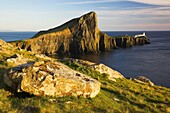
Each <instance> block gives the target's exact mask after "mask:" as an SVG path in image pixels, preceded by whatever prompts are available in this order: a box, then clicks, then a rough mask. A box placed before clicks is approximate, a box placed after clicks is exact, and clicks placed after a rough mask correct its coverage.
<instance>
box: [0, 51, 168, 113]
mask: <svg viewBox="0 0 170 113" xmlns="http://www.w3.org/2000/svg"><path fill="white" fill-rule="evenodd" d="M13 53H18V54H22V55H23V56H24V57H27V58H34V55H33V54H32V53H29V52H25V51H17V50H16V51H14V52H12V54H13ZM12 54H10V55H12ZM10 55H9V54H6V55H4V57H9V56H10ZM4 57H0V61H1V62H0V113H1V112H2V113H8V112H11V113H45V112H49V113H66V112H68V113H91V112H95V113H166V112H170V89H168V88H165V87H161V86H149V85H146V84H139V83H135V82H133V81H131V80H128V79H116V80H117V82H113V81H110V80H108V79H107V77H106V76H107V75H104V74H100V73H99V72H96V71H94V70H93V69H90V68H88V67H85V66H82V65H80V64H78V63H72V62H70V61H63V62H62V63H64V64H66V65H67V66H69V67H70V68H72V69H74V70H77V71H79V72H81V73H84V74H86V75H88V76H91V77H93V78H95V79H97V80H99V81H100V82H101V83H102V84H101V91H100V93H99V94H98V95H97V96H96V97H95V98H92V99H91V98H82V97H37V96H28V95H25V96H24V95H23V94H21V95H20V94H17V95H15V94H13V93H12V92H11V91H10V88H8V87H7V86H6V85H5V84H4V82H3V74H4V73H5V70H6V69H7V68H8V65H7V64H6V62H5V60H4V59H3V58H4Z"/></svg>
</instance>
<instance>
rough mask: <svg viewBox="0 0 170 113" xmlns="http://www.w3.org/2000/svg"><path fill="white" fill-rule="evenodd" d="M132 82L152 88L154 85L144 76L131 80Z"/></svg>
mask: <svg viewBox="0 0 170 113" xmlns="http://www.w3.org/2000/svg"><path fill="white" fill-rule="evenodd" d="M132 80H134V81H135V82H138V83H143V84H148V85H150V86H154V83H153V82H151V81H150V80H149V79H148V78H146V77H145V76H138V77H136V78H133V79H132Z"/></svg>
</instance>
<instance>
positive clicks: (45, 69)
mask: <svg viewBox="0 0 170 113" xmlns="http://www.w3.org/2000/svg"><path fill="white" fill-rule="evenodd" d="M4 81H5V83H6V84H7V85H8V86H10V87H11V88H12V89H13V90H15V91H16V92H27V93H30V94H33V95H37V96H53V97H63V96H83V97H90V98H93V97H95V96H96V95H97V94H98V93H99V91H100V84H101V83H100V82H98V81H97V80H95V79H93V78H91V77H89V76H86V75H84V74H81V73H79V72H77V71H74V70H72V69H70V68H69V67H67V66H65V65H64V64H62V63H59V62H56V61H39V62H35V63H32V64H29V65H27V66H25V67H24V66H23V67H20V68H16V67H15V68H11V69H9V70H8V71H7V73H6V74H5V75H4Z"/></svg>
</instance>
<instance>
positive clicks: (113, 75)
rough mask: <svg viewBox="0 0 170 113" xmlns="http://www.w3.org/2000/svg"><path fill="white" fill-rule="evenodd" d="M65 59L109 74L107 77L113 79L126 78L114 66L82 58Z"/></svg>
mask: <svg viewBox="0 0 170 113" xmlns="http://www.w3.org/2000/svg"><path fill="white" fill-rule="evenodd" d="M65 60H69V61H71V62H73V63H78V64H81V65H83V66H86V67H89V68H91V69H94V70H95V71H98V72H99V73H101V74H105V75H106V76H107V78H108V79H109V80H112V81H116V78H124V76H123V75H122V74H121V73H119V72H118V71H115V70H113V69H112V68H110V67H108V66H106V65H104V64H96V63H93V62H90V61H86V60H81V59H73V58H69V59H65Z"/></svg>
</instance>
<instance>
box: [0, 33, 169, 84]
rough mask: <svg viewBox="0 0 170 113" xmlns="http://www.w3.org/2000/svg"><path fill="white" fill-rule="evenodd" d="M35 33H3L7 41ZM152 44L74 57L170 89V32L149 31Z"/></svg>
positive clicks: (3, 37)
mask: <svg viewBox="0 0 170 113" xmlns="http://www.w3.org/2000/svg"><path fill="white" fill-rule="evenodd" d="M106 33H107V34H108V35H110V36H118V35H119V36H121V35H125V34H128V35H136V34H139V33H142V32H136V31H135V32H132V31H131V32H106ZM35 34H36V32H0V39H3V40H5V41H14V40H21V39H25V38H30V37H32V36H33V35H35ZM146 34H147V36H148V37H149V38H150V40H151V44H148V45H143V46H134V47H131V48H125V49H122V48H120V49H115V50H113V51H109V52H104V53H101V54H89V55H80V56H74V57H76V58H82V59H85V60H89V61H93V62H96V63H104V64H106V65H108V66H110V67H111V68H113V69H115V70H117V71H119V72H121V73H122V74H123V75H124V76H125V77H128V78H129V77H132V78H133V77H136V76H141V75H142V76H146V77H148V78H149V79H150V80H151V81H153V82H154V83H155V84H156V85H161V86H166V87H170V31H154V32H151V31H148V32H146Z"/></svg>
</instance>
